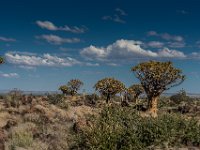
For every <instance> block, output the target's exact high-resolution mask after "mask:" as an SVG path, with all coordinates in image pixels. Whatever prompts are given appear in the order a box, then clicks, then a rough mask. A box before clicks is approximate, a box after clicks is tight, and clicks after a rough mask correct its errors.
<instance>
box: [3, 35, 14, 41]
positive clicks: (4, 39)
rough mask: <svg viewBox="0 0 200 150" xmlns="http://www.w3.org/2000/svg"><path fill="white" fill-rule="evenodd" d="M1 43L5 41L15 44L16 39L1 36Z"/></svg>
mask: <svg viewBox="0 0 200 150" xmlns="http://www.w3.org/2000/svg"><path fill="white" fill-rule="evenodd" d="M0 41H3V42H15V41H16V39H13V38H6V37H2V36H0Z"/></svg>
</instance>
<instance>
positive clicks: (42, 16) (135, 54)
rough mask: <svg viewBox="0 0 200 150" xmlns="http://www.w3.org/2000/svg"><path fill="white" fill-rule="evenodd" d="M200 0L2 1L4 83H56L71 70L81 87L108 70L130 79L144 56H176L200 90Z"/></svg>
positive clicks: (48, 86)
mask: <svg viewBox="0 0 200 150" xmlns="http://www.w3.org/2000/svg"><path fill="white" fill-rule="evenodd" d="M199 7H200V1H198V0H182V1H180V0H162V1H160V0H148V1H147V0H110V1H108V0H99V1H92V0H85V1H81V0H73V1H72V0H67V1H66V0H56V1H55V0H51V1H50V0H40V1H39V0H34V1H26V0H19V1H11V0H1V2H0V10H1V13H0V19H1V24H0V55H2V56H4V57H5V58H6V63H5V64H3V65H1V69H0V82H1V86H0V90H5V89H12V88H19V89H21V90H31V91H40V90H42V91H46V90H49V91H52V90H57V89H58V87H59V85H61V84H65V83H66V82H67V81H69V80H70V79H72V78H79V79H81V80H82V81H83V82H84V83H85V85H84V87H83V89H86V91H90V92H91V91H93V88H92V87H93V85H94V84H95V83H96V82H97V81H98V80H99V79H102V78H104V77H115V78H117V79H119V80H121V81H123V82H124V83H125V84H126V85H127V86H129V85H131V84H134V83H137V82H139V81H138V80H137V79H136V78H135V77H134V74H133V73H132V72H131V71H130V69H131V67H132V66H135V65H137V64H138V63H139V62H142V61H147V60H161V61H168V60H171V61H173V62H174V65H175V66H176V67H177V68H180V69H182V70H183V73H184V74H185V75H186V77H187V78H186V81H185V82H184V83H183V84H181V85H180V86H178V87H175V88H173V89H171V90H170V91H169V92H176V91H178V90H180V89H182V88H184V89H185V90H186V91H188V92H192V93H199V92H200V88H199V85H200V69H199V66H200V28H199V27H200V20H199V18H200V9H199Z"/></svg>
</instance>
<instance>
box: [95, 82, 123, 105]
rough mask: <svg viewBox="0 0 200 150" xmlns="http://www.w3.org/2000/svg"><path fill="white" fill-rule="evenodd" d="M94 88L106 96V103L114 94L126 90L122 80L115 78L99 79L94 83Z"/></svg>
mask: <svg viewBox="0 0 200 150" xmlns="http://www.w3.org/2000/svg"><path fill="white" fill-rule="evenodd" d="M94 88H95V90H96V91H98V92H99V93H100V94H101V95H103V96H105V97H106V103H108V102H109V101H110V99H111V97H112V96H114V95H116V94H118V93H121V92H122V91H124V90H125V85H124V84H123V83H122V82H121V81H119V80H116V79H114V78H104V79H102V80H99V81H98V82H97V83H96V84H95V85H94Z"/></svg>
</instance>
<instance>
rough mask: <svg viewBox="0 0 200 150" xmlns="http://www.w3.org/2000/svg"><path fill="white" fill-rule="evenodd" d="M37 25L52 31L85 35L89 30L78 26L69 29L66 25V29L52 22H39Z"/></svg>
mask: <svg viewBox="0 0 200 150" xmlns="http://www.w3.org/2000/svg"><path fill="white" fill-rule="evenodd" d="M36 24H37V25H38V26H39V27H41V28H43V29H47V30H50V31H68V32H72V33H84V32H85V31H86V30H87V28H86V27H77V26H73V27H69V26H67V25H65V26H64V27H58V26H56V25H55V24H53V23H52V22H50V21H40V20H38V21H36Z"/></svg>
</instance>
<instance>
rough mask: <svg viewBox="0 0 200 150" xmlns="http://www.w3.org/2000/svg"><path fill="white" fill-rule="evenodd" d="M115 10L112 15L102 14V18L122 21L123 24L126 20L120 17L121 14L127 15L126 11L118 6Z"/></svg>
mask: <svg viewBox="0 0 200 150" xmlns="http://www.w3.org/2000/svg"><path fill="white" fill-rule="evenodd" d="M115 12H116V13H115V14H114V15H107V16H103V17H102V19H103V20H110V21H114V22H117V23H123V24H124V23H126V21H125V20H124V19H122V16H127V13H126V12H125V11H124V10H122V9H120V8H116V9H115Z"/></svg>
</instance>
